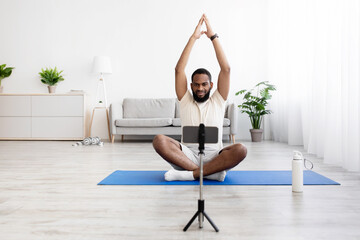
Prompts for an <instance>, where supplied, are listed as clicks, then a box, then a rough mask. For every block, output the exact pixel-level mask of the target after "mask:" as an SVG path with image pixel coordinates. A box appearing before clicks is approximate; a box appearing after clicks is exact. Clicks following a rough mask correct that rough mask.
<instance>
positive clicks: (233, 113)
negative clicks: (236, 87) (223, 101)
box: [225, 103, 238, 135]
mask: <svg viewBox="0 0 360 240" xmlns="http://www.w3.org/2000/svg"><path fill="white" fill-rule="evenodd" d="M226 113H227V116H225V117H227V118H229V119H230V134H234V135H235V134H236V133H237V125H238V124H237V121H238V111H237V107H236V105H235V103H230V104H229V105H227V110H226Z"/></svg>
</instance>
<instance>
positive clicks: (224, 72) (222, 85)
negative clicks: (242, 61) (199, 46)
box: [204, 15, 230, 100]
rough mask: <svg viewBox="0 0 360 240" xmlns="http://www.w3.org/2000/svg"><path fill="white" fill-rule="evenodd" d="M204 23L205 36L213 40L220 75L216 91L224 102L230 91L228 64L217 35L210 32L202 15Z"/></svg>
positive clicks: (207, 21)
mask: <svg viewBox="0 0 360 240" xmlns="http://www.w3.org/2000/svg"><path fill="white" fill-rule="evenodd" d="M204 21H205V24H206V32H205V33H206V36H207V37H208V38H210V39H211V37H213V39H211V40H212V43H213V45H214V49H215V53H216V58H217V60H218V62H219V65H220V73H219V78H218V86H217V89H218V91H219V93H220V95H221V96H222V97H223V99H224V100H226V99H227V97H228V95H229V90H230V64H229V62H228V61H227V59H226V56H225V53H224V50H223V49H222V47H221V45H220V41H219V38H218V37H217V35H215V32H214V31H213V30H212V28H211V26H210V23H209V20H208V19H207V17H206V16H205V15H204Z"/></svg>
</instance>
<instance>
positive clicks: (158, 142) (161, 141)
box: [153, 134, 166, 150]
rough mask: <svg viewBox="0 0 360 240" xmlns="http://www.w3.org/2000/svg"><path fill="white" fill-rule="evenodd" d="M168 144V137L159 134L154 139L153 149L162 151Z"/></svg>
mask: <svg viewBox="0 0 360 240" xmlns="http://www.w3.org/2000/svg"><path fill="white" fill-rule="evenodd" d="M165 143H166V136H165V135H162V134H158V135H156V136H155V137H154V139H153V147H154V149H155V150H158V149H160V148H161V147H163V146H164V145H165Z"/></svg>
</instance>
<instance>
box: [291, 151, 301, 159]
mask: <svg viewBox="0 0 360 240" xmlns="http://www.w3.org/2000/svg"><path fill="white" fill-rule="evenodd" d="M293 159H294V160H303V159H304V157H303V155H302V154H301V152H299V151H296V150H294V156H293Z"/></svg>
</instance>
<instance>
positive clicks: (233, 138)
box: [231, 134, 235, 144]
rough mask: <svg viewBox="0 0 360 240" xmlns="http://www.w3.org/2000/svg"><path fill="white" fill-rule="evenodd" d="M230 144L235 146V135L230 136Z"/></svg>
mask: <svg viewBox="0 0 360 240" xmlns="http://www.w3.org/2000/svg"><path fill="white" fill-rule="evenodd" d="M231 138H232V142H233V144H235V134H231Z"/></svg>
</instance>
